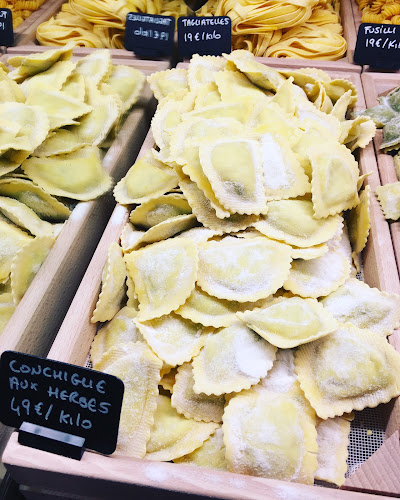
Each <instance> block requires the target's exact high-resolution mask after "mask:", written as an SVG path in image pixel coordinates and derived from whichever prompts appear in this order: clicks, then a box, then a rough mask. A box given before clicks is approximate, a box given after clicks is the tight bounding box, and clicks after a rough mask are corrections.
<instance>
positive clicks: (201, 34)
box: [178, 16, 231, 57]
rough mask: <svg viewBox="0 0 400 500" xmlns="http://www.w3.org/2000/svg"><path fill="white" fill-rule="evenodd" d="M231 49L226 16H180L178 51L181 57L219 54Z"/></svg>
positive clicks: (228, 19)
mask: <svg viewBox="0 0 400 500" xmlns="http://www.w3.org/2000/svg"><path fill="white" fill-rule="evenodd" d="M230 51H231V19H230V17H228V16H210V17H208V16H206V17H180V18H179V19H178V52H179V55H180V56H181V57H192V55H193V54H200V55H201V56H206V55H210V56H220V55H221V54H222V53H224V52H225V53H228V54H229V53H230Z"/></svg>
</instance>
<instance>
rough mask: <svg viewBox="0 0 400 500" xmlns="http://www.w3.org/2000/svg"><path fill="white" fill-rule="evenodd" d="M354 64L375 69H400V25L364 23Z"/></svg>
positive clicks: (358, 36) (360, 29)
mask: <svg viewBox="0 0 400 500" xmlns="http://www.w3.org/2000/svg"><path fill="white" fill-rule="evenodd" d="M354 62H356V63H357V64H361V65H363V64H368V65H369V66H371V67H373V68H382V69H384V68H386V69H399V68H400V25H397V26H396V25H394V24H372V23H371V24H369V23H362V24H361V25H360V27H359V29H358V35H357V43H356V48H355V51H354Z"/></svg>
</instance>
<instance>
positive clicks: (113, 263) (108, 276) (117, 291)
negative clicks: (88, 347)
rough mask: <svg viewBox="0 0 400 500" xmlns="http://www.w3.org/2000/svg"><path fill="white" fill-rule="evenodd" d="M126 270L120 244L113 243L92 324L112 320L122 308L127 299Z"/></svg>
mask: <svg viewBox="0 0 400 500" xmlns="http://www.w3.org/2000/svg"><path fill="white" fill-rule="evenodd" d="M125 280H126V268H125V262H124V258H123V255H122V249H121V247H120V246H119V245H118V243H115V242H114V243H111V245H110V247H109V249H108V253H107V261H106V264H105V266H104V269H103V274H102V280H101V281H102V283H101V292H100V295H99V300H98V301H97V304H96V308H95V310H94V311H93V316H92V318H91V320H90V321H91V322H92V323H96V322H98V321H101V322H103V321H108V320H110V319H112V318H113V317H114V316H115V315H116V314H117V312H118V311H119V310H120V308H121V302H122V300H123V298H124V297H125V286H124V285H125Z"/></svg>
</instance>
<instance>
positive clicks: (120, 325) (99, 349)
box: [90, 307, 145, 370]
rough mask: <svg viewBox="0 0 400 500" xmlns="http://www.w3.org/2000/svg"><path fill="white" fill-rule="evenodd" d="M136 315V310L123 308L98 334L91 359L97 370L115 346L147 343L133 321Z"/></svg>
mask: <svg viewBox="0 0 400 500" xmlns="http://www.w3.org/2000/svg"><path fill="white" fill-rule="evenodd" d="M136 315H137V311H136V310H135V309H133V308H131V307H123V308H122V309H120V310H119V311H118V312H117V314H116V315H115V316H114V317H113V319H112V320H111V321H110V322H109V323H107V324H106V325H104V326H103V327H102V328H100V330H99V331H98V332H97V334H96V336H95V338H94V340H93V342H92V345H91V347H90V359H91V361H92V363H93V368H94V369H95V370H96V365H97V364H98V363H99V362H100V360H101V358H102V357H103V355H104V354H105V353H106V352H107V351H108V350H109V349H111V348H112V347H113V346H115V347H118V346H119V345H120V344H127V343H129V342H144V341H145V340H144V338H143V336H142V335H141V333H140V332H139V330H138V328H137V327H136V325H135V324H134V322H133V321H132V320H133V319H134V318H135V317H136Z"/></svg>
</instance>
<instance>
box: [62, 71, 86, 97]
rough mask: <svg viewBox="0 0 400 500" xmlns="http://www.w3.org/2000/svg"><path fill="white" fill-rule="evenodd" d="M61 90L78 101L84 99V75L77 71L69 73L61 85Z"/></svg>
mask: <svg viewBox="0 0 400 500" xmlns="http://www.w3.org/2000/svg"><path fill="white" fill-rule="evenodd" d="M61 90H62V92H64V93H65V94H68V95H69V96H71V97H74V98H75V99H78V100H79V101H84V100H85V94H86V89H85V79H84V77H83V76H82V75H80V74H78V73H73V74H72V75H69V77H68V78H67V79H66V80H65V82H64V84H63V86H62V87H61Z"/></svg>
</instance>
